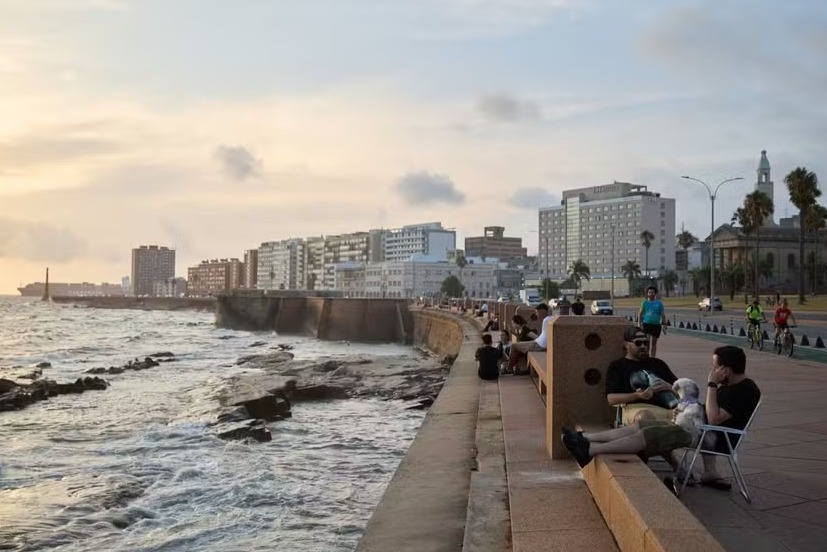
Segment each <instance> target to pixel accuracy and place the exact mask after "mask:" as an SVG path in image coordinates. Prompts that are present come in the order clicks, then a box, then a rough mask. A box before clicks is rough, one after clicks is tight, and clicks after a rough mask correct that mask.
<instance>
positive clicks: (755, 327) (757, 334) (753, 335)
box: [747, 322, 764, 351]
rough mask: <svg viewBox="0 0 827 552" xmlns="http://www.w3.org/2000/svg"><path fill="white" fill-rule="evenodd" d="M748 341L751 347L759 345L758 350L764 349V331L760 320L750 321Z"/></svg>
mask: <svg viewBox="0 0 827 552" xmlns="http://www.w3.org/2000/svg"><path fill="white" fill-rule="evenodd" d="M747 341H748V342H749V348H750V349H752V348H753V347H755V346H757V347H758V350H759V351H761V350H763V349H764V332H762V331H761V323H760V322H749V329H748V330H747Z"/></svg>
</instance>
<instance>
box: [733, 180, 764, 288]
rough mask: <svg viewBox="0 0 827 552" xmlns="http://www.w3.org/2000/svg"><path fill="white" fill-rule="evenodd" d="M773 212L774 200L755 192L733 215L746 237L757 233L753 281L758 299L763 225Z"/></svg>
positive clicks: (747, 196)
mask: <svg viewBox="0 0 827 552" xmlns="http://www.w3.org/2000/svg"><path fill="white" fill-rule="evenodd" d="M773 210H774V207H773V204H772V199H770V197H769V196H768V195H767V194H765V193H764V192H761V191H758V190H755V191H754V192H752V193H750V194H747V195H746V197H745V198H744V205H743V207H738V209H736V211H735V213H734V214H733V215H732V219H733V221H735V220H737V221H738V223H739V224H740V225H741V229H742V230H743V232H744V234H745V235H749V234H751V233H752V232H753V231H754V232H755V255H754V256H753V261H754V264H755V279H754V281H753V285H754V290H753V295H754V296H755V297H756V298H758V291H759V287H758V277H759V266H758V257H759V250H760V246H761V225H762V224H764V220H766V218H767V217H769V216H770V215H772V212H773Z"/></svg>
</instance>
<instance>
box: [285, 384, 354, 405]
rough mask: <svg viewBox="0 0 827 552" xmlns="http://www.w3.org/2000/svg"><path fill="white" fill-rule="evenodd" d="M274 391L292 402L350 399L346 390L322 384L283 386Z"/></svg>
mask: <svg viewBox="0 0 827 552" xmlns="http://www.w3.org/2000/svg"><path fill="white" fill-rule="evenodd" d="M292 383H295V382H292ZM274 391H276V392H279V391H280V392H281V393H283V394H284V396H285V397H287V398H288V399H289V400H290V401H292V402H299V401H326V400H332V399H347V398H349V397H350V395H349V394H348V392H347V389H344V388H342V387H334V386H332V385H324V384H318V385H307V386H303V387H298V386H285V387H283V388H282V389H279V390H274Z"/></svg>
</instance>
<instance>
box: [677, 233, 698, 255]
mask: <svg viewBox="0 0 827 552" xmlns="http://www.w3.org/2000/svg"><path fill="white" fill-rule="evenodd" d="M675 238H677V240H678V245H679V246H680V247H681V249H683V250H684V251H686V250H687V249H689V248H690V247H692V246H693V245H695V244H696V243H698V238H697V237H695V234H693V233H692V232H690V231H689V230H684V229H683V228H681V233H680V234H678V235H677V236H675Z"/></svg>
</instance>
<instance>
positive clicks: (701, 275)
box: [689, 266, 710, 297]
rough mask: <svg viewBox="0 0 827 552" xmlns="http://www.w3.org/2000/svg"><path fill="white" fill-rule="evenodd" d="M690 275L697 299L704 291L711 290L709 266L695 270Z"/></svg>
mask: <svg viewBox="0 0 827 552" xmlns="http://www.w3.org/2000/svg"><path fill="white" fill-rule="evenodd" d="M689 275H690V276H692V291H694V293H695V297H699V296H700V294H701V290H702V289H705V290H709V278H710V270H709V267H708V266H705V267H696V268H693V269H691V270H690V271H689Z"/></svg>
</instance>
